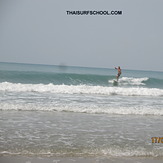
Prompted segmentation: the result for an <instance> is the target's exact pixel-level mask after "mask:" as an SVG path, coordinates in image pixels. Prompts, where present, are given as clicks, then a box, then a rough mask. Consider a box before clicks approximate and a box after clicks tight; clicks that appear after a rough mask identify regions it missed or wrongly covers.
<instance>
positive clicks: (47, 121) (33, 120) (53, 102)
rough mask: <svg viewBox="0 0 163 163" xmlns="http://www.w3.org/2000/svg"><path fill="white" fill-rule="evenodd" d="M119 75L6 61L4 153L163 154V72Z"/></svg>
mask: <svg viewBox="0 0 163 163" xmlns="http://www.w3.org/2000/svg"><path fill="white" fill-rule="evenodd" d="M116 74H117V71H116V70H115V69H107V68H84V67H70V66H53V65H33V64H16V63H0V113H1V114H0V134H1V135H0V144H1V146H0V154H1V155H3V154H8V155H13V154H15V155H18V154H19V155H47V156H53V155H59V156H65V155H66V156H79V155H80V156H84V157H85V156H90V155H91V156H92V155H93V156H117V157H118V156H147V157H148V156H155V157H156V156H161V157H162V156H163V146H162V144H152V142H151V137H162V135H163V132H162V131H163V127H162V123H163V120H162V115H163V72H154V71H136V70H123V69H122V75H121V77H120V79H119V82H118V85H116V86H115V85H114V84H113V81H114V79H115V76H116ZM155 126H157V127H155ZM158 126H159V127H158Z"/></svg>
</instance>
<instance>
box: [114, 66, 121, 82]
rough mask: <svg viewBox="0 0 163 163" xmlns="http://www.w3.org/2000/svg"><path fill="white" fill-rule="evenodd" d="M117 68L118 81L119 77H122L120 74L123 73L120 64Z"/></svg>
mask: <svg viewBox="0 0 163 163" xmlns="http://www.w3.org/2000/svg"><path fill="white" fill-rule="evenodd" d="M115 69H116V70H118V74H117V76H116V78H117V81H118V79H119V77H120V75H121V73H122V72H121V68H120V66H118V68H117V67H115Z"/></svg>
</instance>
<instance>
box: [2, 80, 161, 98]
mask: <svg viewBox="0 0 163 163" xmlns="http://www.w3.org/2000/svg"><path fill="white" fill-rule="evenodd" d="M0 91H7V92H38V93H44V92H45V93H47V92H50V93H57V94H59V93H61V94H97V95H108V96H110V95H122V96H163V89H158V88H139V87H132V88H131V87H130V88H129V87H128V88H124V87H104V86H88V85H54V84H21V83H9V82H3V83H0Z"/></svg>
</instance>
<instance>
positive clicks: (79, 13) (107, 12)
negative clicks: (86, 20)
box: [66, 11, 122, 15]
mask: <svg viewBox="0 0 163 163" xmlns="http://www.w3.org/2000/svg"><path fill="white" fill-rule="evenodd" d="M66 13H67V15H122V11H66Z"/></svg>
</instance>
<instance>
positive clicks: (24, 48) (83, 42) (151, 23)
mask: <svg viewBox="0 0 163 163" xmlns="http://www.w3.org/2000/svg"><path fill="white" fill-rule="evenodd" d="M162 7H163V1H162V0H0V62H23V63H36V64H37V63H38V64H52V65H58V64H66V65H72V66H86V67H106V68H113V67H114V66H118V65H120V66H121V67H122V68H125V69H142V70H159V71H163V21H162V17H163V13H162ZM67 10H69V11H71V10H75V11H76V10H80V11H83V10H90V11H94V10H95V11H99V10H100V11H101V10H103V11H104V10H107V11H109V12H110V11H112V10H120V11H122V12H123V14H122V15H118V16H115V15H114V16H108V15H107V16H104V15H103V16H99V15H96V16H90V15H87V16H86V15H85V16H77V15H73V16H72V15H67V13H66V11H67Z"/></svg>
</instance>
